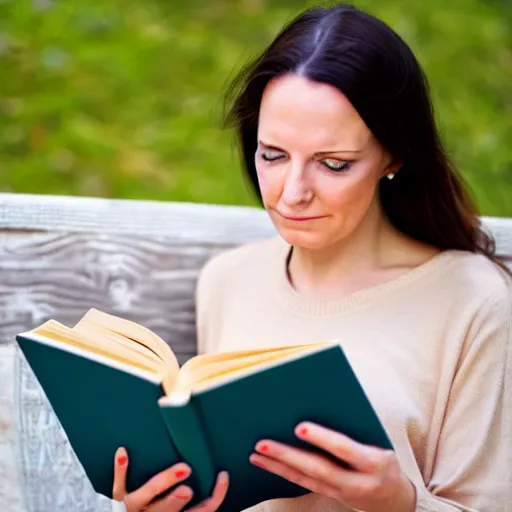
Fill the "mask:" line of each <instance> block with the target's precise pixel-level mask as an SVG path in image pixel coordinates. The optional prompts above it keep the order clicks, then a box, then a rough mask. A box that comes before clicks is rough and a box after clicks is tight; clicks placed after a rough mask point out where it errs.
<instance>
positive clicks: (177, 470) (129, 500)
mask: <svg viewBox="0 0 512 512" xmlns="http://www.w3.org/2000/svg"><path fill="white" fill-rule="evenodd" d="M190 473H191V469H190V467H189V466H188V465H187V464H183V463H179V464H175V465H174V466H172V467H170V468H168V469H165V470H164V471H161V472H160V473H158V474H156V475H155V476H154V477H152V478H151V479H150V480H148V481H147V482H146V483H145V484H144V485H143V486H142V487H139V488H138V489H137V490H136V491H133V492H132V493H130V494H128V495H127V496H125V502H126V504H127V505H130V507H129V508H133V509H135V510H140V509H141V508H144V507H145V506H146V505H148V504H149V503H151V502H152V501H153V500H154V499H155V498H156V497H157V496H159V495H160V494H162V493H163V492H164V491H166V490H167V489H169V488H170V487H173V486H175V485H176V484H177V483H178V482H181V481H182V480H184V479H185V478H187V477H188V476H190Z"/></svg>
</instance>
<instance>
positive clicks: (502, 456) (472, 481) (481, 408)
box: [416, 289, 512, 512]
mask: <svg viewBox="0 0 512 512" xmlns="http://www.w3.org/2000/svg"><path fill="white" fill-rule="evenodd" d="M511 322H512V306H511V294H510V289H508V290H507V292H505V293H501V290H500V293H497V294H495V295H494V297H493V299H492V300H490V301H489V303H488V304H487V305H486V306H483V307H482V308H481V310H480V312H479V314H478V318H475V321H474V323H473V325H472V326H471V328H470V329H469V331H468V336H467V339H466V341H465V344H464V347H463V351H462V354H461V357H460V360H459V364H458V367H457V371H456V373H455V376H454V379H453V382H452V387H451V392H450V396H449V399H448V403H447V407H446V414H445V418H444V422H443V425H442V429H441V433H440V436H439V439H438V443H437V447H436V462H435V466H434V469H433V473H432V476H431V478H430V480H429V481H428V482H427V483H426V485H425V486H424V487H423V488H419V487H418V488H417V505H416V512H456V511H475V512H510V511H512V344H511V337H512V334H511V331H512V328H511Z"/></svg>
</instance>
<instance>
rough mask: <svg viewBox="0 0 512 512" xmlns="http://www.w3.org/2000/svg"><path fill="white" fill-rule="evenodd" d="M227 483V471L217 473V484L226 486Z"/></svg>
mask: <svg viewBox="0 0 512 512" xmlns="http://www.w3.org/2000/svg"><path fill="white" fill-rule="evenodd" d="M228 482H229V475H228V472H227V471H221V472H220V473H219V484H222V485H226V484H227V483H228Z"/></svg>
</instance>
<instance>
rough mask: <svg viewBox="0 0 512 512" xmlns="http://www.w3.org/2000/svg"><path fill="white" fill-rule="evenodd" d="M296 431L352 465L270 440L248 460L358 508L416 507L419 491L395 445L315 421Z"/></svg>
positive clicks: (373, 511)
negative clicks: (366, 441) (367, 441)
mask: <svg viewBox="0 0 512 512" xmlns="http://www.w3.org/2000/svg"><path fill="white" fill-rule="evenodd" d="M295 434H296V435H297V437H299V438H300V439H302V440H303V441H306V442H308V443H310V444H312V445H315V446H318V447H319V448H322V449H323V450H325V451H326V452H328V453H330V454H332V455H334V457H336V458H337V459H339V460H340V461H343V462H345V463H347V464H349V465H350V466H351V469H345V468H344V467H342V466H341V465H338V464H336V463H335V462H333V461H332V460H329V459H328V458H327V457H323V456H321V455H318V454H316V453H311V452H308V451H306V450H301V449H299V448H294V447H292V446H288V445H285V444H282V443H278V442H276V441H271V440H261V441H259V442H258V443H257V444H256V448H255V450H256V452H258V453H253V454H252V455H251V456H250V461H251V462H252V464H254V465H255V466H258V467H260V468H262V469H265V470H267V471H270V472H271V473H275V474H276V475H279V476H281V477H283V478H286V479H287V480H289V481H290V482H293V483H295V484H298V485H300V486H302V487H304V488H306V489H309V490H310V491H312V492H314V493H317V494H321V495H323V496H327V497H329V498H334V499H336V500H338V501H340V502H342V503H343V504H344V505H346V506H347V507H349V508H352V509H355V510H360V511H364V512H382V511H386V512H414V510H415V508H416V490H415V488H414V486H413V484H412V483H411V481H410V480H409V479H408V478H407V477H406V476H405V474H404V473H403V472H402V470H401V468H400V464H399V463H398V459H397V457H396V455H395V453H394V452H393V451H392V450H384V449H381V448H376V447H373V446H367V445H363V444H360V443H358V442H356V441H354V440H352V439H350V438H348V437H347V436H344V435H343V434H340V433H339V432H335V431H333V430H329V429H327V428H325V427H321V426H319V425H315V424H313V423H301V424H299V425H298V426H297V428H296V429H295Z"/></svg>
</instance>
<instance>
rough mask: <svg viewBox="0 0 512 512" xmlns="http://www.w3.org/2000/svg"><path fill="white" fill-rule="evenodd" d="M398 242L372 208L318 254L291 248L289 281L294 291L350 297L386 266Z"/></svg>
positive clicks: (312, 251) (383, 218) (376, 211)
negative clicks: (348, 232) (353, 227)
mask: <svg viewBox="0 0 512 512" xmlns="http://www.w3.org/2000/svg"><path fill="white" fill-rule="evenodd" d="M400 238H401V235H400V234H399V233H398V232H397V231H396V230H395V229H394V227H393V226H392V225H391V224H390V222H389V221H388V220H387V219H386V217H385V216H383V215H382V214H381V213H380V211H378V208H376V209H375V211H374V212H369V214H368V216H367V218H365V219H364V221H363V222H362V223H361V225H360V226H359V228H358V229H357V230H356V231H355V232H354V233H352V235H351V236H350V237H347V238H346V239H343V240H340V241H339V242H337V243H335V244H332V245H330V246H328V247H325V248H323V249H322V250H309V249H306V248H303V247H298V246H294V247H293V251H292V254H291V258H290V262H289V266H288V272H289V277H290V281H291V282H292V284H293V286H294V288H295V289H296V290H297V291H299V292H304V293H308V294H313V295H333V294H336V295H339V294H340V293H342V294H344V293H350V292H352V291H354V290H355V289H358V288H360V287H361V286H364V282H365V281H366V282H367V281H370V280H371V279H372V278H371V276H373V275H374V274H375V271H378V270H380V269H382V268H383V267H386V266H387V264H388V260H389V254H390V252H393V249H396V247H397V245H399V240H400ZM362 283H363V284H362Z"/></svg>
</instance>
